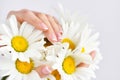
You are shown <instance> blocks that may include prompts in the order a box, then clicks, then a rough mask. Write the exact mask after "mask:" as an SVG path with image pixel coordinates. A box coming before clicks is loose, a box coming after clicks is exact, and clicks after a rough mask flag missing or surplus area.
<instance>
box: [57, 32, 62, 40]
mask: <svg viewBox="0 0 120 80" xmlns="http://www.w3.org/2000/svg"><path fill="white" fill-rule="evenodd" d="M57 38H58V41H60V40H61V39H62V35H61V33H58V34H57Z"/></svg>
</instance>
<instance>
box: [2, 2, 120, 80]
mask: <svg viewBox="0 0 120 80" xmlns="http://www.w3.org/2000/svg"><path fill="white" fill-rule="evenodd" d="M57 2H60V3H62V4H63V5H64V7H66V8H67V9H69V10H70V11H73V13H74V12H78V13H79V14H80V15H81V16H86V17H88V23H90V24H93V25H94V26H95V29H96V31H99V32H100V34H101V35H100V41H101V45H100V49H101V52H102V55H103V58H104V59H103V60H102V61H101V63H100V64H99V66H100V69H99V70H97V71H96V75H97V78H96V79H93V80H120V1H119V0H0V22H2V21H4V19H5V17H6V15H7V12H9V11H10V10H19V9H23V8H27V9H31V10H36V11H40V12H47V13H51V14H53V13H52V8H54V7H56V6H57Z"/></svg>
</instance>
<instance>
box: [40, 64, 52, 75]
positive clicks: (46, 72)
mask: <svg viewBox="0 0 120 80" xmlns="http://www.w3.org/2000/svg"><path fill="white" fill-rule="evenodd" d="M51 72H52V70H51V69H50V68H49V67H48V66H45V67H44V68H43V69H42V73H43V74H50V73H51Z"/></svg>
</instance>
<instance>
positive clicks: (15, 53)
mask: <svg viewBox="0 0 120 80" xmlns="http://www.w3.org/2000/svg"><path fill="white" fill-rule="evenodd" d="M17 23H18V22H17V20H16V17H15V16H14V15H12V16H11V17H10V18H9V19H8V24H7V25H6V24H2V25H1V29H0V34H2V35H1V41H0V45H5V46H4V47H2V48H0V51H4V50H7V51H10V53H11V54H12V58H13V60H16V59H17V58H18V59H19V60H20V61H28V62H29V58H30V57H37V58H40V57H42V55H41V54H40V51H42V49H44V43H45V42H44V40H43V38H44V36H43V33H42V31H39V30H36V29H35V28H34V27H33V26H32V25H30V24H28V23H26V22H24V23H23V24H21V25H20V26H19V25H18V24H17ZM1 30H2V31H1ZM36 55H37V56H36Z"/></svg>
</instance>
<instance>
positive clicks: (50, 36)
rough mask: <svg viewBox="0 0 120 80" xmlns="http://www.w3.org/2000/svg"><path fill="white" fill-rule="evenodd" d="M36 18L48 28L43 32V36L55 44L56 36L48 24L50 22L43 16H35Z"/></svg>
mask: <svg viewBox="0 0 120 80" xmlns="http://www.w3.org/2000/svg"><path fill="white" fill-rule="evenodd" d="M37 16H38V17H39V18H40V19H41V20H42V21H43V22H44V24H46V25H47V26H48V28H49V29H48V30H47V31H44V34H45V36H46V37H47V38H48V40H49V41H50V42H56V41H57V37H56V34H55V32H54V30H53V27H52V26H51V24H50V21H49V20H48V18H47V17H46V15H45V14H40V13H39V14H37Z"/></svg>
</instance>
